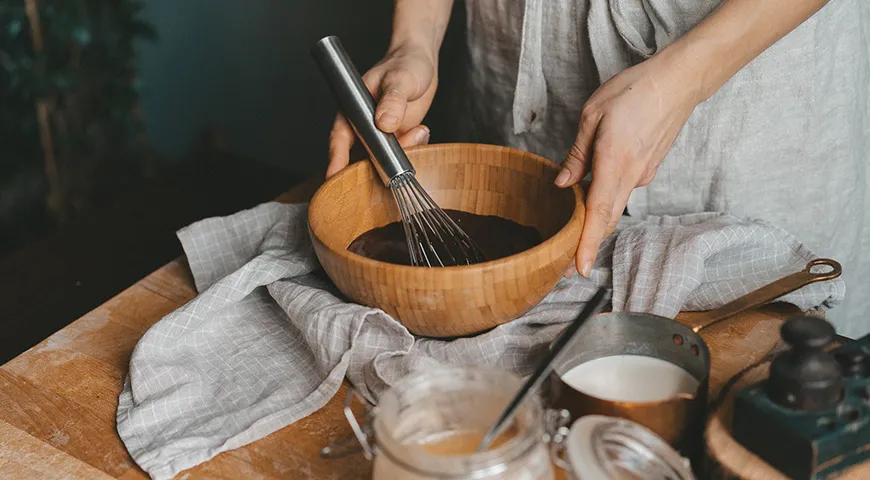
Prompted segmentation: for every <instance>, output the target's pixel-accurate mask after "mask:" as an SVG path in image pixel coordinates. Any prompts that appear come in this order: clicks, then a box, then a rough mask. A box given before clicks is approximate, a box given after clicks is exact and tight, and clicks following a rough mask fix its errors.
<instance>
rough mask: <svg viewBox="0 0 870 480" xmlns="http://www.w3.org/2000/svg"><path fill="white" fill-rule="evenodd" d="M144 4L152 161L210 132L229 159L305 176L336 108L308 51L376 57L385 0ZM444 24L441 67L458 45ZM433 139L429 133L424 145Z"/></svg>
mask: <svg viewBox="0 0 870 480" xmlns="http://www.w3.org/2000/svg"><path fill="white" fill-rule="evenodd" d="M146 3H147V8H146V16H147V18H148V19H149V20H150V21H151V22H152V23H153V24H154V26H155V28H156V30H157V32H158V34H159V36H160V39H159V42H158V43H157V44H155V45H146V46H143V47H142V49H141V55H140V68H141V72H142V78H143V81H144V84H145V88H144V93H143V95H144V97H143V105H144V109H145V116H146V121H147V127H148V133H149V137H150V140H151V143H152V145H153V147H154V148H155V151H156V152H157V153H158V155H159V156H161V157H164V158H167V159H169V160H172V159H177V158H179V157H181V156H182V155H184V154H185V152H187V151H188V150H189V149H190V148H191V147H192V145H193V143H194V142H195V141H196V140H197V138H198V136H199V135H200V133H201V132H202V131H203V130H204V129H206V128H210V127H214V128H216V130H217V131H218V132H219V133H220V135H221V136H222V138H223V139H224V140H225V143H226V147H227V148H228V149H229V150H230V151H232V152H234V153H237V154H240V155H241V156H244V157H247V158H251V159H254V160H258V161H262V162H266V163H270V164H273V165H278V166H281V167H282V168H286V169H289V170H291V171H294V172H299V173H305V174H307V173H313V172H316V171H319V170H322V169H323V168H324V166H325V164H326V152H327V148H326V142H327V136H328V132H329V129H330V127H331V124H332V119H333V117H334V113H335V108H336V107H335V104H334V102H333V100H332V98H331V97H330V94H329V91H328V90H327V89H326V87H325V85H324V84H323V82H322V80H321V78H320V75H319V73H318V71H317V70H316V66H315V65H314V63H313V61H312V60H311V58H310V56H309V53H308V51H309V48H310V47H311V46H312V45H313V44H314V43H315V42H316V41H317V40H318V39H319V38H321V37H323V36H326V35H338V36H339V37H340V38H341V39H342V42H343V43H344V45H345V47H346V48H347V50H348V51H349V53H350V55H351V56H352V57H353V59H354V61H355V62H356V63H357V66H358V67H359V68H360V70H365V69H366V68H368V67H369V66H371V65H372V64H373V63H375V62H376V61H377V60H378V59H380V57H381V56H382V55H383V53H384V51H385V49H386V47H387V43H388V41H389V32H390V26H391V23H392V18H391V17H392V2H391V1H389V0H379V1H368V0H366V1H360V0H252V1H246V2H241V1H238V0H184V1H169V0H148V1H147V2H146ZM457 7H460V4H459V3H458V2H457ZM455 10H456V12H457V13H458V12H459V11H460V10H461V8H455ZM451 25H452V28H451V31H450V32H449V34H448V40H447V42H446V44H445V48H444V50H443V51H442V59H444V58H445V56H447V57H452V56H455V54H456V51H457V50H458V48H459V47H460V45H461V39H460V38H459V36H458V35H459V33H461V29H462V28H463V27H464V23H463V21H462V19H461V18H460V19H458V20H457V19H454V20H453V21H452V22H451ZM455 64H456V62H451V61H443V62H442V87H441V88H442V91H443V93H442V94H440V95H439V97H444V96H446V94H447V92H448V91H449V89H450V88H452V83H451V82H450V80H449V79H448V80H445V78H448V77H449V78H452V77H453V75H452V72H451V70H450V67H452V66H454V65H455ZM432 116H433V117H435V118H432V119H430V120H428V121H427V123H430V125H431V124H432V123H434V124H436V125H437V124H439V123H440V122H445V121H449V116H448V115H447V112H446V102H444V101H442V100H441V98H438V97H436V105H435V107H433V112H432ZM437 131H438V129H437V128H436V127H435V125H433V137H435V136H437V135H436V132H437Z"/></svg>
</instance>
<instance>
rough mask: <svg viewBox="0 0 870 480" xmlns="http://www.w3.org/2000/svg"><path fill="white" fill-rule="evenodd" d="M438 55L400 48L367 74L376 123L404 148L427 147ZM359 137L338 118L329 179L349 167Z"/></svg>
mask: <svg viewBox="0 0 870 480" xmlns="http://www.w3.org/2000/svg"><path fill="white" fill-rule="evenodd" d="M436 56H437V53H430V52H427V51H426V50H425V49H423V48H415V47H399V48H396V49H393V50H390V51H389V52H388V53H387V55H386V56H385V57H384V58H383V60H381V61H380V62H378V64H377V65H375V66H374V67H372V69H371V70H369V71H368V72H366V73H365V75H363V80H364V81H365V83H366V86H367V87H368V88H369V91H370V92H372V96H374V97H375V100H376V101H377V102H378V106H377V108H376V110H375V124H376V125H377V126H378V128H379V129H381V130H382V131H384V132H386V133H395V134H396V136H397V137H398V138H399V143H401V144H402V147H404V148H408V147H412V146H415V145H424V144H426V143H427V142H428V141H429V129H428V128H427V127H426V126H424V125H421V124H420V123H421V122H422V121H423V117H425V116H426V112H428V111H429V107H430V106H431V105H432V99H433V98H434V97H435V89H436V88H437V87H438V74H437V69H438V67H437V57H436ZM355 140H356V134H355V133H354V131H353V129H352V128H351V126H350V124H349V123H348V122H347V119H345V117H344V115H342V114H339V115H337V116H336V118H335V123H334V124H333V126H332V132H330V134H329V167H327V169H326V178H329V177H331V176H333V175H335V174H336V173H338V172H339V171H340V170H341V169H343V168H344V167H346V166H347V164H348V162H349V161H350V149H351V147H352V146H353V144H354V141H355Z"/></svg>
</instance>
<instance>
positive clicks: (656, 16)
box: [456, 0, 870, 337]
mask: <svg viewBox="0 0 870 480" xmlns="http://www.w3.org/2000/svg"><path fill="white" fill-rule="evenodd" d="M720 3H721V0H526V1H525V2H523V1H522V0H466V15H467V47H468V49H467V54H468V61H469V65H468V71H467V72H466V75H467V79H466V81H467V88H465V89H464V90H463V93H462V94H461V95H462V97H463V98H462V99H461V102H460V103H459V104H458V105H462V108H463V109H464V110H465V111H460V112H459V113H460V114H459V115H458V121H457V124H456V126H457V127H458V128H459V129H460V130H461V134H460V137H463V138H465V139H470V140H473V141H478V142H485V143H494V144H500V145H507V146H511V147H515V148H519V149H523V150H527V151H531V152H534V153H537V154H539V155H542V156H545V157H547V158H550V159H551V160H554V161H557V162H561V161H562V160H563V159H564V157H565V155H566V154H567V152H568V150H569V148H570V146H571V144H572V142H573V140H574V137H575V136H576V134H577V126H578V122H579V118H580V110H581V108H582V106H583V104H584V102H585V101H586V99H587V98H588V97H589V96H590V95H591V94H592V93H593V92H594V91H595V89H596V88H597V87H598V86H599V85H600V84H601V83H602V82H603V81H606V80H607V79H609V78H610V77H611V76H613V75H615V74H616V73H618V72H620V71H622V70H624V69H626V68H628V67H630V66H632V65H635V64H637V63H639V62H641V61H643V60H644V59H646V58H649V57H650V56H652V55H653V54H655V53H656V52H657V51H658V50H660V49H662V48H664V47H665V46H666V45H668V44H669V43H670V42H672V41H674V40H675V39H677V38H679V37H680V36H682V35H683V34H684V33H686V32H687V31H689V30H690V29H691V28H693V27H694V26H695V25H697V24H698V23H699V22H700V21H701V20H702V19H704V18H705V17H706V16H707V15H709V14H710V12H712V11H713V10H714V9H715V8H716V7H717V6H718V5H719V4H720ZM868 52H870V2H868V1H867V0H831V2H830V3H829V4H828V5H827V6H825V7H824V8H823V9H822V10H821V11H820V12H819V13H817V14H816V15H814V16H813V17H812V18H810V19H809V20H808V21H806V22H805V23H804V24H802V25H801V26H799V27H798V28H797V29H795V30H794V31H793V32H791V33H790V34H788V35H787V36H786V37H784V38H783V39H782V40H780V41H779V42H777V43H776V44H775V45H773V46H772V47H771V48H769V49H768V50H766V51H765V52H763V53H762V54H761V55H760V56H759V57H757V58H756V59H755V60H753V61H752V62H751V63H750V64H749V65H747V66H746V67H745V68H744V69H742V70H741V71H740V72H739V73H737V75H735V76H734V77H733V78H732V79H731V80H730V81H729V82H728V83H727V84H726V85H725V86H724V87H722V88H721V89H720V90H719V91H718V92H717V93H716V94H715V95H713V96H712V97H711V98H710V99H708V100H707V101H705V102H703V103H702V104H700V105H698V107H697V108H696V109H695V111H694V113H693V114H692V116H691V117H690V119H689V120H688V122H687V123H686V125H685V127H684V128H683V130H682V132H681V133H680V135H679V137H678V138H677V140H676V142H675V143H674V146H673V147H672V148H671V150H670V152H669V153H668V155H667V156H666V157H665V160H664V162H663V163H662V165H661V167H660V168H659V170H658V173H657V175H656V177H655V179H654V180H653V182H652V183H651V184H650V185H648V186H646V187H641V188H638V189H636V190H635V191H634V192H633V194H632V195H631V198H630V200H629V203H628V213H629V214H630V215H631V216H633V217H639V218H643V217H645V216H647V215H680V214H685V213H693V212H702V211H719V212H727V213H731V214H733V215H736V216H740V217H750V218H761V219H764V220H767V221H769V222H771V223H773V224H775V225H778V226H779V227H781V228H783V229H785V230H787V231H789V232H790V233H792V234H794V235H795V236H797V237H798V238H799V239H800V240H801V241H802V242H804V243H806V244H807V246H808V247H809V248H810V249H812V250H813V251H814V252H815V253H816V254H817V255H820V256H825V257H831V258H834V259H836V260H838V261H839V262H840V263H842V264H843V278H844V280H845V281H846V286H847V291H846V299H845V301H844V302H843V303H842V304H841V305H840V306H838V307H837V308H835V309H833V310H831V311H830V312H829V313H828V319H829V320H831V321H832V322H833V323H834V324H835V326H836V327H837V330H838V332H839V333H841V334H844V335H848V336H851V337H856V336H860V335H863V334H865V333H867V332H868V331H870V314H868V313H870V196H868V191H867V190H868V182H870V179H868V161H870V100H868V97H870V53H868Z"/></svg>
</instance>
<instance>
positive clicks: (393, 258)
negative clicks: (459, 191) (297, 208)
mask: <svg viewBox="0 0 870 480" xmlns="http://www.w3.org/2000/svg"><path fill="white" fill-rule="evenodd" d="M445 213H447V215H448V216H449V217H450V218H452V219H453V221H454V222H456V223H457V224H459V226H460V227H461V228H462V229H463V230H465V232H466V233H467V234H468V236H469V237H471V239H472V240H473V241H474V242H475V243H476V244H477V246H478V247H480V249H481V250H482V251H483V255H484V258H485V259H486V261H491V260H498V259H499V258H504V257H509V256H511V255H515V254H517V253H520V252H522V251H525V250H528V249H530V248H532V247H534V246H536V245H539V244H540V243H541V242H542V241H543V239H542V238H541V233H540V232H539V231H538V230H537V229H536V228H535V227H526V226H523V225H520V224H518V223H516V222H514V221H512V220H508V219H506V218H501V217H496V216H492V215H477V214H474V213H468V212H462V211H459V210H445ZM347 249H348V250H350V251H351V252H353V253H356V254H357V255H362V256H364V257H368V258H371V259H374V260H379V261H381V262H387V263H395V264H398V265H411V255H410V254H409V253H408V244H407V243H406V242H405V229H404V228H403V226H402V222H401V221H398V222H393V223H390V224H387V225H384V226H383V227H378V228H374V229H372V230H369V231H368V232H365V233H363V234H362V235H360V236H359V237H357V238H356V239H355V240H354V241H353V242H351V244H350V245H349V246H348V247H347Z"/></svg>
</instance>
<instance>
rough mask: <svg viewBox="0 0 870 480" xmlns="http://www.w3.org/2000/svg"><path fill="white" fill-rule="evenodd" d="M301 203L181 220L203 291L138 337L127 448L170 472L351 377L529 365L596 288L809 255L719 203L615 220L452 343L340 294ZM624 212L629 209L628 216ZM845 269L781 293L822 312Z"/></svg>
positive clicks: (240, 440) (265, 426) (647, 283)
mask: <svg viewBox="0 0 870 480" xmlns="http://www.w3.org/2000/svg"><path fill="white" fill-rule="evenodd" d="M306 212H307V205H304V204H298V205H281V204H278V203H267V204H263V205H260V206H258V207H256V208H254V209H251V210H247V211H243V212H240V213H237V214H235V215H231V216H229V217H224V218H211V219H207V220H203V221H200V222H198V223H195V224H193V225H191V226H189V227H187V228H185V229H183V230H181V231H180V232H179V233H178V237H179V239H180V240H181V243H182V244H183V246H184V251H185V253H186V254H187V258H188V260H189V263H190V268H191V270H192V271H193V276H194V279H195V281H196V287H197V290H198V291H199V292H200V293H199V296H197V297H196V299H194V300H193V301H191V302H190V303H188V304H187V305H185V306H183V307H181V308H179V309H178V310H176V311H175V312H172V313H171V314H169V315H167V316H166V317H165V318H164V319H162V320H161V321H160V322H158V323H157V324H155V325H154V326H153V327H152V328H151V329H150V330H148V332H146V333H145V335H144V336H143V337H142V339H141V340H140V341H139V344H138V345H137V346H136V349H135V350H134V352H133V356H132V359H131V360H130V373H129V377H128V378H127V380H126V382H125V385H124V390H123V392H122V393H121V397H120V405H119V406H118V432H119V433H120V435H121V438H122V439H123V441H124V443H125V445H126V446H127V449H128V450H129V451H130V454H131V455H132V456H133V458H134V459H135V461H136V462H137V463H138V464H139V465H140V466H141V467H142V468H143V469H144V470H145V471H147V472H148V473H149V474H150V475H151V476H152V477H153V478H155V479H167V478H170V477H172V476H174V475H175V474H176V473H178V472H180V471H181V470H184V469H187V468H190V467H192V466H195V465H197V464H199V463H201V462H204V461H206V460H208V459H210V458H212V457H214V456H215V455H217V454H218V453H221V452H223V451H226V450H230V449H233V448H237V447H240V446H243V445H246V444H248V443H251V442H253V441H255V440H257V439H259V438H262V437H264V436H266V435H268V434H270V433H272V432H274V431H276V430H278V429H280V428H282V427H284V426H286V425H289V424H291V423H293V422H295V421H296V420H299V419H301V418H304V417H305V416H307V415H309V414H311V413H312V412H314V411H316V410H317V409H319V408H321V407H322V406H323V405H324V404H325V403H326V402H327V401H328V400H329V399H330V398H332V396H333V395H335V393H336V391H337V390H338V388H339V386H340V385H341V382H342V380H343V379H344V377H345V376H347V377H348V378H349V379H350V381H351V382H352V383H353V385H354V386H355V387H356V388H358V389H359V390H360V391H361V392H362V393H363V394H364V395H365V396H366V397H368V398H369V399H370V400H376V399H377V396H378V394H379V393H380V392H381V391H383V390H384V389H385V388H387V387H388V386H389V385H390V384H391V383H392V382H394V381H395V380H396V379H398V378H399V377H401V376H402V375H404V374H406V373H407V372H408V371H410V370H411V369H416V368H425V367H426V366H431V365H434V364H446V363H452V364H475V365H491V366H496V367H500V368H503V369H507V370H510V371H513V372H517V373H519V374H529V373H530V372H531V370H532V368H533V365H534V363H535V361H536V360H537V359H538V358H540V357H539V355H540V354H541V353H542V352H543V350H544V349H545V348H546V345H547V344H548V343H549V342H550V341H551V340H553V338H554V337H555V336H556V334H557V333H558V332H559V331H560V328H561V327H562V324H563V323H564V322H567V321H568V320H570V319H571V318H573V317H574V316H575V315H576V314H577V313H578V312H579V311H580V310H581V308H582V307H583V303H584V301H586V300H588V299H589V298H590V297H591V296H592V295H593V293H594V292H595V289H596V287H597V286H598V285H607V286H610V287H612V289H613V292H612V295H613V309H614V310H616V311H625V310H627V311H635V312H650V313H655V314H659V315H664V316H668V317H672V316H673V315H675V314H676V313H677V312H679V311H680V310H705V309H710V308H713V307H716V306H719V305H721V304H723V303H725V302H728V301H730V300H733V299H734V298H736V297H738V296H740V295H743V294H745V293H748V292H749V291H751V290H753V289H755V288H757V287H759V286H761V285H764V284H766V283H768V282H771V281H773V280H776V279H778V278H780V277H782V276H785V275H786V274H790V273H793V272H795V271H798V270H801V269H802V268H804V266H805V265H806V263H807V261H808V260H810V259H811V258H814V256H813V254H812V252H810V251H808V250H807V249H806V248H805V247H804V246H803V245H801V243H800V242H798V241H797V240H796V239H795V238H793V237H792V236H790V235H789V234H788V233H786V232H784V231H782V230H780V229H779V228H777V227H774V226H772V225H769V224H767V223H764V222H760V221H743V220H738V219H736V218H734V217H731V216H727V215H720V214H693V215H687V216H682V217H657V218H651V219H648V220H646V221H644V222H642V223H634V224H632V223H626V224H624V225H622V226H620V228H619V229H618V230H617V231H616V232H615V233H614V234H613V235H612V236H611V237H610V238H609V239H608V240H607V241H606V242H605V244H604V245H603V249H602V252H601V254H600V255H599V258H598V261H597V263H596V265H595V268H594V270H593V273H592V276H591V279H584V278H582V277H580V276H574V278H572V279H570V280H563V281H561V282H560V283H559V284H558V285H557V286H556V288H555V289H554V290H553V292H552V293H551V294H550V295H549V296H548V297H547V298H546V299H545V300H544V301H543V302H542V303H541V304H540V305H538V306H537V307H536V308H534V309H533V310H532V311H531V312H529V314H527V315H525V316H524V317H522V318H520V319H518V320H515V321H513V322H510V323H507V324H505V325H502V326H500V327H498V328H495V329H494V330H492V331H489V332H487V333H484V334H481V335H478V336H475V337H470V338H462V339H458V340H452V341H443V340H437V339H430V338H416V337H414V336H413V335H411V334H410V333H409V332H408V331H407V330H406V329H405V328H404V327H402V325H400V324H399V323H397V322H396V321H395V320H393V319H392V318H391V317H389V316H388V315H386V314H385V313H384V312H382V311H381V310H378V309H375V308H369V307H364V306H361V305H357V304H353V303H349V302H347V301H346V300H345V299H344V298H342V296H341V295H340V294H339V293H338V292H337V291H336V290H335V288H334V287H333V286H332V284H331V283H330V282H329V280H328V279H327V278H326V277H325V276H324V275H323V273H322V271H321V270H319V265H318V263H317V259H316V257H315V255H314V252H313V249H312V246H311V243H310V241H309V238H308V232H307V225H306ZM628 222H630V220H628ZM844 292H845V285H844V284H843V282H842V281H841V280H834V281H828V282H822V283H817V284H813V285H810V286H807V287H804V288H803V289H801V290H799V291H797V292H795V293H793V294H790V295H788V296H786V297H785V298H784V300H787V301H789V302H791V303H794V304H795V305H797V306H799V307H801V308H803V309H807V310H809V309H818V310H825V309H828V308H830V307H833V306H834V305H836V304H837V303H839V302H840V301H841V300H842V299H843V295H844Z"/></svg>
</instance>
